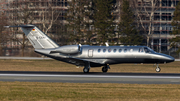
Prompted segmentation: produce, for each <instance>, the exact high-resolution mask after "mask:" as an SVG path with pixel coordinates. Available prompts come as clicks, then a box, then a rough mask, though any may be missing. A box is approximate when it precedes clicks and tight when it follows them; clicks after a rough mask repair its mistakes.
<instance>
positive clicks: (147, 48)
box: [144, 47, 155, 53]
mask: <svg viewBox="0 0 180 101" xmlns="http://www.w3.org/2000/svg"><path fill="white" fill-rule="evenodd" d="M144 51H145V52H146V53H155V51H153V50H152V49H151V48H149V47H144Z"/></svg>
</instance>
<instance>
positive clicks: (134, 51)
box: [6, 25, 174, 73]
mask: <svg viewBox="0 0 180 101" xmlns="http://www.w3.org/2000/svg"><path fill="white" fill-rule="evenodd" d="M6 27H21V29H22V30H23V32H24V33H25V35H26V36H27V38H28V39H29V41H30V42H31V44H32V45H33V47H34V48H35V52H36V53H39V54H42V55H44V56H47V57H50V58H53V59H55V60H59V61H63V62H66V63H70V64H74V65H76V66H83V67H84V69H83V72H84V73H88V72H89V70H90V68H91V67H102V72H107V71H108V69H110V65H113V64H120V63H153V64H156V72H160V71H161V69H160V67H159V66H158V64H159V63H169V62H173V61H174V58H173V57H171V56H169V55H165V54H162V53H157V52H155V51H153V50H152V49H151V48H149V47H147V46H109V45H108V44H107V45H106V46H89V45H81V44H79V45H66V46H59V45H58V44H56V43H55V42H54V41H53V40H52V39H50V38H49V37H48V36H47V35H46V34H44V33H43V32H42V31H41V30H40V29H38V28H37V27H36V26H35V25H19V26H6Z"/></svg>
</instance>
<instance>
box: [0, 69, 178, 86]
mask: <svg viewBox="0 0 180 101" xmlns="http://www.w3.org/2000/svg"><path fill="white" fill-rule="evenodd" d="M0 81H23V82H63V83H66V82H68V83H128V84H180V74H164V73H159V74H158V73H97V72H91V73H86V74H85V73H81V72H27V71H0Z"/></svg>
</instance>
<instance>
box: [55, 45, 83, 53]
mask: <svg viewBox="0 0 180 101" xmlns="http://www.w3.org/2000/svg"><path fill="white" fill-rule="evenodd" d="M56 52H59V53H63V54H78V53H80V52H81V47H80V46H79V45H67V46H62V47H59V48H57V49H56Z"/></svg>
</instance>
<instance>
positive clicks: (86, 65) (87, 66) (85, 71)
mask: <svg viewBox="0 0 180 101" xmlns="http://www.w3.org/2000/svg"><path fill="white" fill-rule="evenodd" d="M90 68H91V67H90V63H89V62H88V63H86V64H85V66H84V69H83V72H84V73H89V70H90Z"/></svg>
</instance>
